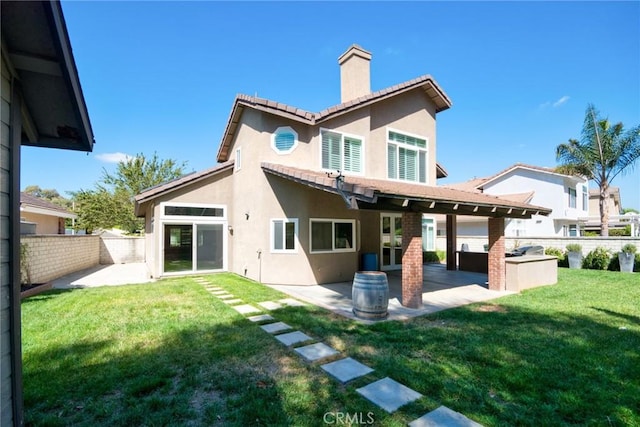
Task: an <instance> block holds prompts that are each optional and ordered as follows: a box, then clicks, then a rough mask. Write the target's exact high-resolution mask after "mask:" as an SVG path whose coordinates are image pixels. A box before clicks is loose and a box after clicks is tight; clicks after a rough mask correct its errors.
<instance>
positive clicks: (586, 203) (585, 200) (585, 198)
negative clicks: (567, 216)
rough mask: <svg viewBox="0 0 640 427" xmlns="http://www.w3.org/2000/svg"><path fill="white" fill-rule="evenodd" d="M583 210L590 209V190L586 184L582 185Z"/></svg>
mask: <svg viewBox="0 0 640 427" xmlns="http://www.w3.org/2000/svg"><path fill="white" fill-rule="evenodd" d="M582 210H583V211H588V210H589V190H588V189H587V186H586V185H583V186H582Z"/></svg>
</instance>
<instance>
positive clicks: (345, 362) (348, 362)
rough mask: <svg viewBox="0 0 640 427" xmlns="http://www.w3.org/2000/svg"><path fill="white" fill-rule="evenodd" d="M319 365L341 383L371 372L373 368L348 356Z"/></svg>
mask: <svg viewBox="0 0 640 427" xmlns="http://www.w3.org/2000/svg"><path fill="white" fill-rule="evenodd" d="M320 367H321V368H322V369H324V370H325V371H326V372H327V373H328V374H329V375H331V376H332V377H334V378H335V379H337V380H338V381H340V382H341V383H342V384H345V383H347V382H349V381H351V380H352V379H355V378H358V377H362V376H364V375H367V374H369V373H371V372H373V369H371V368H370V367H368V366H367V365H364V364H362V363H360V362H358V361H357V360H354V359H352V358H350V357H347V358H346V359H340V360H336V361H335V362H330V363H327V364H324V365H322V366H320Z"/></svg>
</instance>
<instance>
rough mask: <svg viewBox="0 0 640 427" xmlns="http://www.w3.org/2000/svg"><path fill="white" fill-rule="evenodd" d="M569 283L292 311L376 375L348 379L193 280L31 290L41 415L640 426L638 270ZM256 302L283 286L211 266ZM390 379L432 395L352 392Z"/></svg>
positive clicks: (35, 420) (104, 419)
mask: <svg viewBox="0 0 640 427" xmlns="http://www.w3.org/2000/svg"><path fill="white" fill-rule="evenodd" d="M558 274H559V283H558V285H556V286H547V287H543V288H539V289H534V290H530V291H526V292H523V293H522V294H519V295H513V296H509V297H505V298H501V299H499V300H495V301H492V302H485V303H478V304H473V305H469V306H466V307H461V308H457V309H453V310H446V311H443V312H440V313H437V314H434V315H431V316H426V317H420V318H416V319H413V320H411V321H407V322H396V321H391V322H380V323H377V324H374V325H369V326H368V325H361V324H359V323H357V322H354V321H351V320H348V319H344V318H342V317H338V316H336V315H334V314H333V313H330V312H328V311H326V310H323V309H320V308H316V307H312V306H307V307H287V308H284V309H281V310H278V311H277V312H275V316H276V317H277V319H278V320H281V321H284V322H286V323H288V324H289V325H291V326H292V327H294V328H295V329H298V330H301V331H303V332H305V333H307V334H309V335H311V336H313V337H314V338H317V339H319V340H322V341H324V342H326V343H328V344H329V345H331V346H333V347H334V348H336V349H337V350H340V351H341V352H342V353H343V354H344V355H348V356H351V357H354V358H355V359H357V360H358V361H360V362H363V363H366V364H367V365H369V366H371V367H372V368H374V369H375V371H374V372H373V373H371V374H369V375H367V377H365V378H361V379H358V380H355V381H354V382H352V383H349V384H348V385H346V386H342V385H339V384H338V383H337V382H336V381H334V380H333V379H331V378H329V377H328V376H327V375H326V374H325V373H324V371H322V370H321V369H320V367H319V366H317V365H316V364H306V363H304V362H302V360H301V359H300V358H298V357H297V356H296V355H295V354H294V353H293V352H292V351H291V350H289V349H286V348H285V347H284V346H282V345H281V344H279V343H278V342H277V341H276V340H274V339H273V338H272V337H270V336H269V335H268V334H266V333H264V332H263V331H262V330H260V329H259V328H258V327H257V326H256V325H254V324H252V323H251V322H249V321H247V320H246V319H244V317H243V316H241V315H240V314H238V313H237V312H236V311H235V310H233V309H232V308H230V307H228V306H227V305H226V304H224V303H222V302H221V301H220V300H218V299H217V298H215V297H213V296H212V295H210V294H209V293H208V292H206V290H205V289H204V287H203V286H202V285H199V284H197V283H196V282H195V281H194V280H193V279H192V278H175V279H168V280H163V281H160V282H157V283H155V284H151V285H149V284H147V285H130V286H119V287H104V288H92V289H82V290H73V291H51V292H47V293H45V294H40V295H38V296H35V297H32V298H28V299H26V300H24V301H23V304H22V311H23V358H24V395H25V414H26V419H27V423H28V424H30V425H70V424H73V425H95V424H100V425H106V424H108V425H131V424H140V425H166V424H170V425H225V426H226V425H233V426H235V425H237V426H240V425H243V426H244V425H269V426H271V425H296V426H306V425H309V426H315V425H323V416H324V414H325V413H327V412H343V413H352V414H353V413H358V412H359V413H364V417H365V418H364V419H366V416H367V413H368V412H369V411H371V412H372V413H373V417H374V419H375V425H390V426H395V425H397V426H400V425H406V423H407V422H409V421H411V420H413V419H415V418H418V417H419V416H422V415H423V414H424V413H426V412H427V411H430V410H433V409H435V408H436V407H438V406H440V405H446V406H449V407H450V408H452V409H454V410H457V411H460V412H462V413H463V414H465V415H466V416H468V417H470V418H472V419H474V420H476V421H478V422H480V423H482V424H484V425H487V426H491V425H531V426H534V425H536V426H537V425H576V424H579V425H603V426H618V425H619V426H623V425H640V415H639V414H640V403H639V402H640V381H638V379H639V378H640V355H639V353H638V349H639V348H640V308H639V306H640V275H635V274H634V275H632V274H621V273H616V272H607V271H595V270H568V269H561V270H560V271H559V273H558ZM206 277H210V278H211V281H212V282H213V283H214V284H216V285H217V286H220V287H222V288H224V289H225V290H227V291H229V292H230V293H232V294H233V295H235V296H236V297H238V298H241V299H242V300H244V301H245V302H246V303H254V305H255V303H257V302H260V301H265V300H277V299H280V298H284V297H285V296H284V295H282V294H280V293H278V292H276V291H274V290H272V289H270V288H268V287H265V286H261V285H259V284H257V283H255V282H251V281H248V280H245V279H242V278H240V277H238V276H235V275H231V274H219V275H212V276H206ZM384 376H390V377H391V378H393V379H395V380H397V381H399V382H401V383H403V384H405V385H407V386H409V387H411V388H413V389H415V390H417V391H419V392H420V393H422V394H423V395H424V396H425V397H423V398H422V399H420V400H418V401H417V402H414V403H412V404H410V405H407V406H405V407H402V408H401V409H400V410H399V411H397V412H396V413H394V414H392V415H389V414H386V413H385V412H384V411H382V410H379V409H377V408H376V407H375V406H374V405H372V404H370V403H369V402H368V401H367V400H365V399H363V398H362V397H360V396H359V395H358V394H357V393H356V392H355V389H356V388H357V387H360V386H363V385H365V384H367V383H369V382H371V381H373V380H376V379H380V378H383V377H384Z"/></svg>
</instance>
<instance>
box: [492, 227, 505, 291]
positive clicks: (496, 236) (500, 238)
mask: <svg viewBox="0 0 640 427" xmlns="http://www.w3.org/2000/svg"><path fill="white" fill-rule="evenodd" d="M504 250H505V247H504V218H489V289H490V290H492V291H504V290H505V277H506V265H505V260H504V259H505V255H504Z"/></svg>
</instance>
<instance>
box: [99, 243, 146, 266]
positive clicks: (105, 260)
mask: <svg viewBox="0 0 640 427" xmlns="http://www.w3.org/2000/svg"><path fill="white" fill-rule="evenodd" d="M144 252H145V246H144V237H101V238H100V264H125V263H130V262H144Z"/></svg>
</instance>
